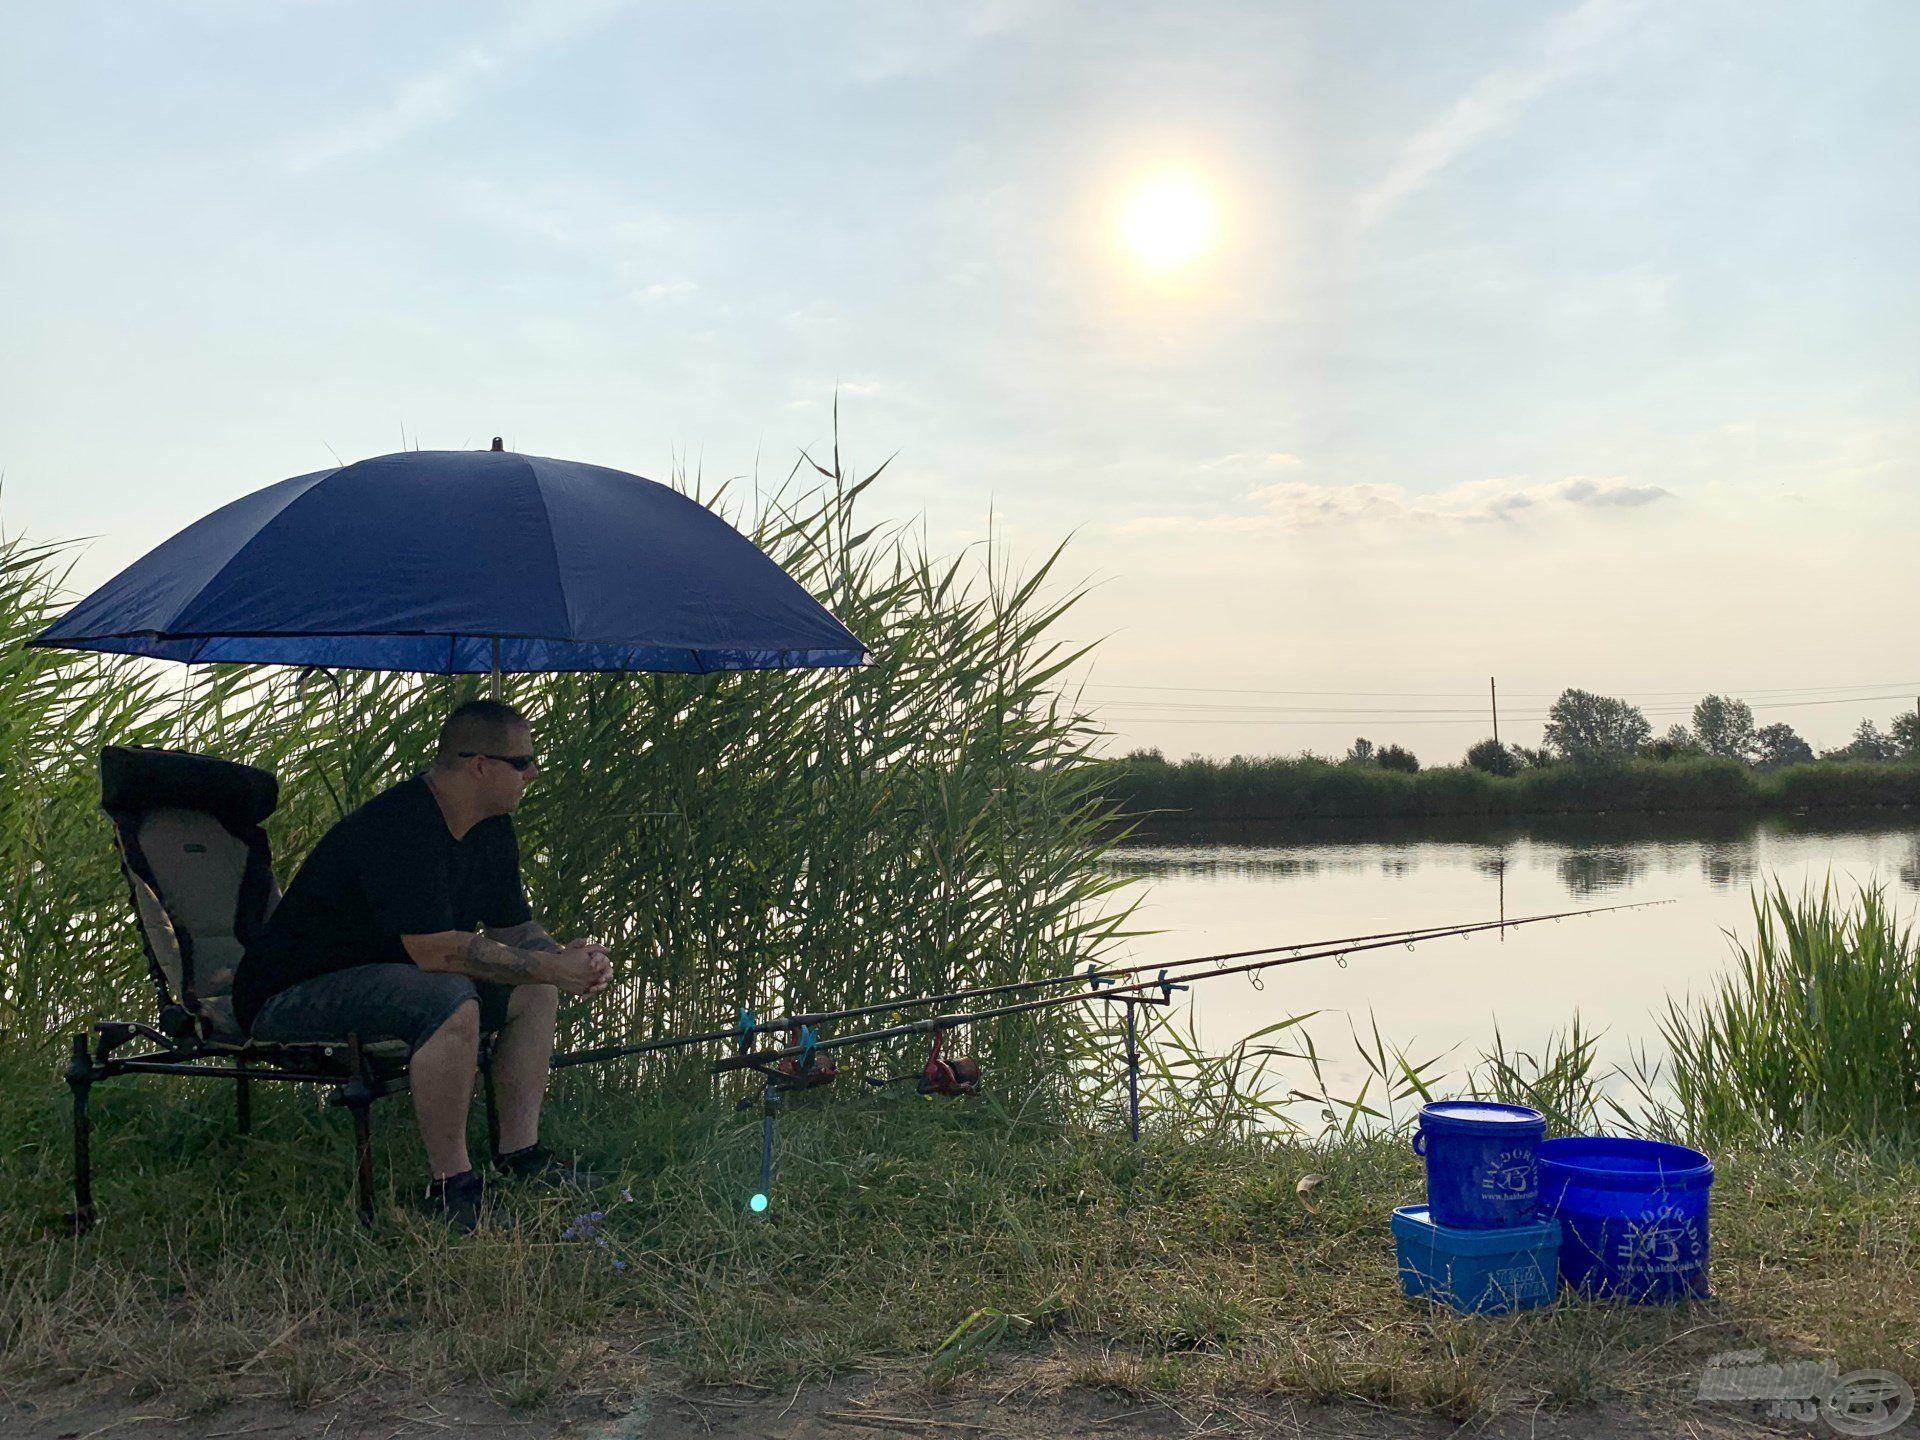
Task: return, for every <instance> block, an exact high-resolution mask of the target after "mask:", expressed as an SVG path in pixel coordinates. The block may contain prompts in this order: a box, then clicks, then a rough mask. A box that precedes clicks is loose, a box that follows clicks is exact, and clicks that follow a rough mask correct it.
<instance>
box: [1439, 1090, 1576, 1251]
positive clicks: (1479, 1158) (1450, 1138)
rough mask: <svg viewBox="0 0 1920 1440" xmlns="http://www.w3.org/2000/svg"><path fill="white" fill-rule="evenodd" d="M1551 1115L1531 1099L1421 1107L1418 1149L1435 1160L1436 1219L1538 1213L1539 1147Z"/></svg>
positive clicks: (1482, 1223) (1487, 1221)
mask: <svg viewBox="0 0 1920 1440" xmlns="http://www.w3.org/2000/svg"><path fill="white" fill-rule="evenodd" d="M1546 1133H1547V1117H1546V1116H1544V1115H1542V1114H1541V1113H1540V1112H1539V1111H1538V1110H1533V1109H1529V1108H1528V1107H1527V1106H1525V1105H1499V1104H1496V1103H1494V1102H1493V1101H1491V1100H1436V1101H1435V1102H1434V1103H1433V1104H1431V1105H1423V1106H1421V1107H1420V1128H1419V1129H1417V1130H1415V1131H1414V1132H1413V1151H1414V1154H1416V1155H1423V1156H1425V1157H1426V1161H1427V1210H1428V1213H1429V1214H1430V1215H1431V1216H1432V1217H1433V1222H1434V1223H1435V1224H1436V1225H1445V1226H1447V1227H1448V1228H1449V1229H1454V1230H1497V1229H1499V1228H1500V1227H1502V1226H1505V1225H1525V1224H1527V1223H1529V1222H1530V1221H1531V1220H1532V1219H1533V1212H1534V1206H1535V1203H1536V1202H1537V1201H1538V1200H1539V1197H1540V1171H1539V1166H1538V1164H1537V1163H1536V1161H1535V1158H1534V1157H1535V1152H1536V1151H1537V1150H1538V1148H1539V1145H1540V1138H1541V1137H1542V1136H1543V1135H1545V1134H1546Z"/></svg>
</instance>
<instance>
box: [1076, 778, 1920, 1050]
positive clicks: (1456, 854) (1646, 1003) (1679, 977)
mask: <svg viewBox="0 0 1920 1440" xmlns="http://www.w3.org/2000/svg"><path fill="white" fill-rule="evenodd" d="M1106 863H1107V864H1108V865H1109V866H1110V867H1111V869H1112V870H1113V872H1115V873H1116V874H1118V875H1120V876H1122V877H1125V878H1128V879H1131V880H1134V881H1137V882H1138V883H1137V884H1132V885H1127V886H1125V887H1123V888H1122V890H1121V891H1120V892H1118V894H1117V895H1116V897H1115V898H1116V900H1118V901H1120V902H1121V903H1127V902H1130V901H1138V902H1139V908H1138V910H1137V911H1136V912H1135V916H1134V920H1133V922H1132V924H1131V925H1130V926H1129V928H1130V929H1131V930H1134V931H1136V932H1140V931H1145V932H1149V933H1136V934H1135V935H1134V937H1133V938H1131V939H1130V940H1128V941H1127V949H1126V952H1125V955H1124V958H1125V959H1127V960H1131V961H1140V962H1147V963H1160V964H1165V963H1171V962H1172V961H1174V960H1177V959H1180V958H1183V957H1185V956H1190V955H1195V954H1206V953H1214V952H1219V951H1225V950H1240V949H1253V948H1256V947H1259V946H1265V945H1272V944H1279V943H1292V942H1296V941H1299V940H1303V939H1306V938H1309V937H1313V936H1336V935H1351V934H1361V933H1367V932H1371V931H1379V930H1392V929H1410V928H1414V927H1418V926H1427V925H1440V924H1456V923H1471V922H1474V921H1483V920H1491V919H1494V918H1495V917H1501V918H1508V919H1511V918H1514V917H1519V916H1525V915H1539V914H1547V913H1555V912H1559V911H1563V910H1568V909H1575V908H1583V907H1585V906H1589V905H1593V906H1611V905H1619V904H1622V903H1633V902H1640V901H1660V902H1664V903H1662V904H1661V905H1660V906H1659V907H1658V908H1652V909H1638V910H1630V911H1624V912H1612V913H1608V914H1605V915H1597V916H1593V917H1590V918H1586V919H1580V920H1568V921H1566V922H1564V923H1562V924H1549V925H1542V926H1529V927H1525V928H1521V929H1514V930H1509V931H1503V932H1501V933H1500V934H1499V935H1498V936H1492V935H1482V936H1478V937H1476V938H1474V939H1471V940H1449V941H1445V942H1441V943H1439V944H1436V945H1431V946H1422V947H1419V948H1418V949H1417V950H1415V951H1402V950H1399V949H1395V950H1392V951H1390V952H1384V953H1373V954H1369V955H1367V956H1364V957H1361V956H1356V957H1355V958H1354V961H1353V964H1352V965H1351V967H1350V968H1347V969H1340V968H1337V967H1331V966H1328V965H1314V964H1307V965H1301V966H1299V967H1298V968H1292V969H1288V970H1284V971H1279V972H1276V973H1275V975H1274V977H1273V978H1272V979H1271V980H1270V982H1269V984H1268V985H1267V987H1266V989H1265V991H1260V990H1256V989H1254V988H1253V987H1252V986H1250V985H1247V984H1244V983H1242V982H1240V981H1238V980H1231V979H1223V980H1220V981H1217V982H1210V983H1209V984H1207V985H1204V986H1196V987H1195V990H1194V993H1193V995H1192V997H1191V1003H1192V1014H1193V1019H1194V1022H1195V1024H1196V1027H1197V1029H1198V1031H1199V1033H1200V1035H1201V1037H1202V1043H1203V1044H1205V1045H1207V1046H1208V1047H1209V1048H1212V1049H1216V1050H1223V1049H1225V1048H1227V1047H1229V1046H1231V1045H1232V1044H1233V1043H1234V1042H1235V1041H1237V1040H1239V1039H1240V1038H1241V1037H1242V1036H1245V1035H1247V1034H1249V1033H1251V1032H1252V1031H1253V1030H1255V1029H1257V1028H1259V1027H1260V1026H1262V1025H1264V1024H1270V1023H1273V1022H1276V1021H1279V1020H1282V1019H1285V1018H1286V1017H1288V1016H1293V1015H1302V1014H1305V1013H1307V1012H1310V1011H1311V1012H1317V1013H1319V1014H1320V1015H1322V1016H1323V1017H1324V1018H1323V1019H1320V1020H1317V1021H1315V1022H1314V1023H1315V1024H1316V1025H1319V1026H1322V1027H1324V1028H1323V1029H1321V1030H1318V1031H1316V1032H1315V1033H1316V1035H1317V1037H1318V1038H1319V1039H1320V1040H1321V1041H1323V1042H1325V1045H1326V1046H1327V1047H1328V1049H1329V1050H1330V1051H1331V1052H1332V1053H1334V1054H1336V1055H1337V1054H1339V1053H1340V1052H1342V1051H1343V1050H1344V1049H1345V1045H1344V1040H1345V1037H1346V1034H1347V1027H1348V1025H1349V1024H1350V1023H1351V1024H1353V1025H1355V1026H1357V1027H1358V1028H1360V1029H1361V1030H1362V1031H1363V1032H1365V1031H1367V1029H1368V1027H1369V1026H1370V1025H1371V1024H1372V1023H1375V1022H1377V1023H1378V1025H1379V1028H1380V1033H1381V1034H1382V1035H1383V1036H1384V1037H1387V1038H1388V1040H1389V1041H1390V1042H1391V1043H1394V1044H1398V1045H1402V1046H1406V1047H1409V1048H1411V1049H1415V1050H1418V1051H1419V1052H1420V1053H1422V1054H1423V1055H1424V1054H1429V1053H1434V1052H1439V1053H1441V1054H1442V1055H1443V1056H1445V1057H1446V1058H1445V1060H1444V1061H1443V1064H1444V1065H1445V1066H1446V1067H1449V1068H1450V1071H1451V1073H1458V1071H1459V1070H1460V1069H1461V1068H1463V1067H1464V1066H1465V1065H1467V1064H1469V1063H1471V1062H1472V1061H1473V1060H1474V1058H1475V1057H1476V1056H1477V1055H1478V1054H1479V1052H1480V1050H1481V1049H1482V1048H1483V1047H1484V1046H1485V1045H1486V1044H1487V1043H1488V1042H1489V1041H1490V1040H1491V1038H1492V1034H1493V1028H1494V1025H1495V1023H1496V1022H1497V1023H1498V1025H1499V1026H1500V1029H1501V1032H1502V1034H1503V1036H1504V1038H1505V1039H1506V1041H1507V1042H1508V1043H1509V1044H1510V1045H1533V1046H1538V1045H1539V1044H1541V1043H1542V1042H1543V1041H1544V1040H1545V1038H1546V1036H1547V1035H1548V1034H1549V1033H1551V1032H1553V1031H1556V1030H1561V1031H1564V1029H1565V1027H1566V1025H1567V1023H1568V1021H1569V1020H1570V1019H1571V1018H1572V1017H1573V1016H1574V1014H1575V1013H1576V1012H1577V1013H1578V1014H1579V1015H1580V1017H1581V1019H1582V1021H1583V1023H1584V1024H1586V1025H1587V1026H1588V1027H1589V1028H1590V1029H1591V1030H1592V1031H1594V1032H1596V1033H1600V1034H1602V1036H1603V1039H1602V1043H1601V1062H1602V1065H1603V1066H1606V1065H1612V1064H1615V1063H1619V1062H1622V1061H1625V1060H1627V1059H1628V1058H1629V1055H1630V1052H1631V1051H1632V1050H1633V1049H1634V1047H1637V1046H1639V1045H1641V1044H1644V1043H1646V1042H1648V1041H1657V1040H1658V1035H1659V1030H1658V1026H1657V1024H1656V1023H1655V1021H1654V1019H1653V1016H1654V1015H1655V1014H1657V1013H1658V1012H1660V1011H1662V1010H1663V1009H1664V1007H1665V1004H1666V1002H1667V1000H1668V998H1669V997H1673V998H1676V999H1684V997H1686V996H1687V995H1689V994H1691V995H1694V996H1699V995H1701V994H1704V993H1706V992H1707V991H1709V990H1712V989H1713V988H1715V987H1717V985H1718V984H1719V982H1720V976H1721V975H1722V974H1723V973H1724V968H1725V966H1726V963H1727V959H1728V954H1729V949H1728V944H1727V934H1728V933H1732V934H1734V935H1736V936H1745V935H1748V934H1750V933H1751V930H1752V925H1753V919H1752V915H1751V912H1750V909H1749V906H1748V894H1749V891H1750V889H1751V887H1753V886H1754V885H1756V884H1767V883H1771V882H1773V881H1775V880H1777V881H1779V882H1780V883H1781V884H1783V885H1784V886H1785V887H1786V888H1787V889H1788V891H1789V892H1798V891H1799V890H1800V889H1801V888H1803V887H1806V886H1812V887H1816V888H1817V887H1818V886H1820V885H1822V884H1824V883H1826V882H1827V881H1828V880H1829V879H1831V880H1832V882H1833V883H1834V884H1835V886H1836V889H1837V890H1838V891H1839V893H1841V894H1843V895H1845V894H1848V893H1850V892H1851V890H1852V884H1853V882H1855V881H1871V880H1874V879H1876V878H1877V879H1880V880H1884V881H1885V882H1886V883H1887V884H1889V885H1897V886H1898V887H1899V888H1900V889H1901V891H1902V893H1904V894H1906V895H1908V896H1909V897H1911V896H1913V895H1914V894H1915V893H1917V892H1920V812H1915V813H1912V814H1905V813H1901V812H1885V811H1882V812H1875V813H1873V814H1869V815H1864V816H1862V815H1853V816H1847V815H1845V814H1841V813H1833V812H1828V813H1824V814H1821V815H1818V816H1794V815H1774V816H1765V817H1754V816H1743V815H1709V816H1688V817H1678V816H1649V815H1599V816H1566V817H1549V818H1545V819H1537V820H1529V821H1527V822H1525V823H1504V824H1499V825H1488V824H1473V823H1468V822H1460V821H1454V822H1431V821H1429V822H1423V823H1419V824H1407V825H1402V826H1399V827H1396V828H1394V829H1393V830H1392V831H1390V832H1388V833H1382V832H1381V831H1380V829H1379V828H1378V827H1368V826H1364V825H1358V824H1324V823H1323V824H1319V825H1313V826H1298V827H1289V828H1287V829H1284V830H1280V829H1263V830H1249V829H1247V828H1245V827H1238V828H1233V829H1228V830H1221V829H1217V828H1215V829H1207V828H1192V827H1189V828H1186V829H1175V828H1170V827H1166V826H1161V827H1159V828H1157V829H1156V830H1154V831H1153V832H1152V833H1151V834H1149V835H1144V836H1141V837H1139V838H1137V839H1134V840H1131V841H1129V842H1128V843H1127V844H1125V845H1123V846H1120V847H1117V848H1116V849H1114V850H1112V851H1110V852H1109V854H1108V858H1107V861H1106ZM1343 1063H1344V1062H1335V1063H1334V1069H1333V1071H1331V1072H1330V1073H1331V1074H1333V1076H1334V1078H1336V1079H1345V1080H1349V1081H1351V1083H1352V1084H1353V1085H1355V1086H1357V1085H1359V1084H1361V1083H1362V1082H1363V1081H1364V1078H1365V1076H1364V1074H1363V1073H1362V1071H1361V1070H1360V1068H1359V1066H1358V1063H1357V1061H1356V1062H1354V1063H1353V1064H1352V1066H1351V1067H1349V1068H1351V1071H1352V1073H1351V1074H1348V1075H1344V1076H1343V1075H1341V1074H1340V1073H1339V1072H1340V1069H1341V1066H1342V1064H1343Z"/></svg>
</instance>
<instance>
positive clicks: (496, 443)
mask: <svg viewBox="0 0 1920 1440" xmlns="http://www.w3.org/2000/svg"><path fill="white" fill-rule="evenodd" d="M493 448H494V449H495V450H504V449H506V448H507V447H506V446H504V445H502V444H501V443H500V437H499V436H498V435H496V436H494V437H493Z"/></svg>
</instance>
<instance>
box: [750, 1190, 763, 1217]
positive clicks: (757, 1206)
mask: <svg viewBox="0 0 1920 1440" xmlns="http://www.w3.org/2000/svg"><path fill="white" fill-rule="evenodd" d="M747 1208H748V1209H749V1210H751V1211H753V1213H754V1214H756V1215H760V1214H764V1213H765V1212H766V1208H767V1197H766V1195H765V1194H756V1195H755V1196H754V1197H753V1198H752V1199H751V1200H749V1201H747Z"/></svg>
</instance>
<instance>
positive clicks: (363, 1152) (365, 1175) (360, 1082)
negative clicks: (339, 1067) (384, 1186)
mask: <svg viewBox="0 0 1920 1440" xmlns="http://www.w3.org/2000/svg"><path fill="white" fill-rule="evenodd" d="M347 1055H348V1057H349V1060H350V1062H351V1064H352V1066H353V1078H352V1079H351V1080H349V1081H348V1082H347V1086H346V1091H345V1093H344V1094H343V1095H342V1097H341V1099H342V1100H343V1101H344V1102H345V1104H346V1107H347V1108H348V1109H349V1110H351V1111H352V1112H353V1153H354V1192H355V1196H356V1198H357V1200H358V1202H359V1210H360V1223H361V1224H362V1225H364V1226H368V1227H371V1226H372V1224H373V1127H372V1126H371V1125H370V1124H369V1123H368V1120H367V1112H368V1111H369V1110H371V1109H372V1108H373V1087H372V1086H371V1085H369V1084H368V1083H367V1069H366V1061H365V1058H364V1057H363V1056H362V1054H361V1052H360V1037H359V1036H358V1035H349V1036H348V1037H347Z"/></svg>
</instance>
